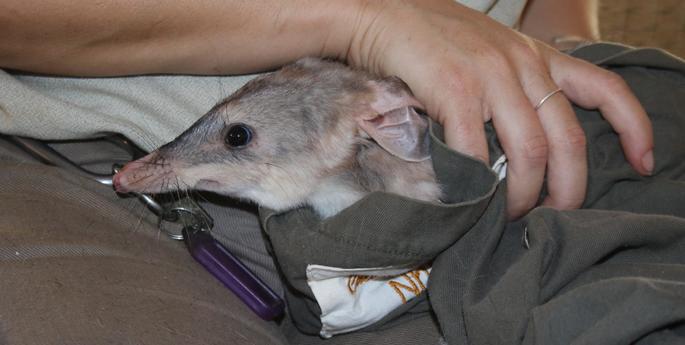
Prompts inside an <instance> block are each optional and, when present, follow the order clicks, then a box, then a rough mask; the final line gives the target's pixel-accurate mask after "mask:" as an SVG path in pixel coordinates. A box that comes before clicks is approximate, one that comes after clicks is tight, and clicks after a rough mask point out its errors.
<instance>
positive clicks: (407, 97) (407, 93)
mask: <svg viewBox="0 0 685 345" xmlns="http://www.w3.org/2000/svg"><path fill="white" fill-rule="evenodd" d="M369 87H370V88H371V91H372V92H373V99H372V101H371V104H370V111H369V113H367V114H364V115H363V116H362V117H363V118H365V119H366V120H369V119H372V118H375V117H376V116H378V115H380V114H385V113H388V112H390V111H393V110H395V109H400V108H405V107H414V108H417V109H422V110H423V105H421V102H419V101H418V100H417V99H416V98H414V95H412V93H411V90H409V87H408V86H407V84H405V83H404V82H403V81H402V79H400V78H397V77H389V78H384V79H382V80H372V81H370V82H369Z"/></svg>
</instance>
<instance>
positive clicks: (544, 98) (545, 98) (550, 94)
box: [535, 89, 562, 110]
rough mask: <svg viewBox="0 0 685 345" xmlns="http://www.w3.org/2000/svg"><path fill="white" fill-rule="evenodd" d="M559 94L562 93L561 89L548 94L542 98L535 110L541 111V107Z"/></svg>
mask: <svg viewBox="0 0 685 345" xmlns="http://www.w3.org/2000/svg"><path fill="white" fill-rule="evenodd" d="M559 92H562V91H561V89H556V90H554V91H552V92H550V93H548V94H547V95H546V96H545V97H542V99H541V100H540V102H538V104H537V105H536V106H535V110H538V109H540V107H541V106H542V105H543V104H544V103H545V102H547V100H548V99H549V98H550V97H552V96H554V95H555V94H556V93H559Z"/></svg>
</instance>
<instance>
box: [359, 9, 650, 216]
mask: <svg viewBox="0 0 685 345" xmlns="http://www.w3.org/2000/svg"><path fill="white" fill-rule="evenodd" d="M360 18H361V20H360V21H359V24H358V26H357V27H356V29H355V33H354V35H353V36H352V40H351V43H350V46H349V49H348V53H347V56H346V59H347V61H348V63H350V64H352V65H355V66H359V67H362V68H365V69H369V70H371V71H373V72H376V73H379V74H383V75H396V76H399V77H400V78H402V79H403V80H404V81H405V82H406V83H407V84H408V85H409V87H410V88H411V89H412V91H413V92H414V94H415V95H416V97H417V98H418V99H419V100H420V101H421V102H423V104H424V105H425V107H426V111H427V112H428V114H429V115H430V116H431V117H432V118H433V119H435V120H436V121H438V122H440V123H441V124H442V125H443V127H444V128H445V139H446V143H447V145H448V146H450V147H451V148H453V149H455V150H457V151H460V152H463V153H466V154H468V155H472V156H475V157H477V158H478V159H481V160H483V161H486V162H487V161H488V151H487V145H486V140H485V133H484V125H483V123H484V122H487V121H492V123H493V125H494V128H495V131H496V132H497V136H498V139H499V140H500V142H501V144H502V147H503V149H504V151H505V153H506V155H507V157H508V159H509V165H508V170H507V179H508V191H507V204H508V215H509V217H510V218H512V219H513V218H518V217H520V216H522V215H523V214H525V213H526V212H527V211H528V210H530V209H531V208H532V207H534V206H535V205H536V203H537V200H538V196H539V194H540V191H541V188H542V185H543V183H544V180H545V173H546V174H547V191H548V193H549V195H548V196H547V198H546V199H545V200H544V201H543V205H548V206H551V207H555V208H559V209H572V208H578V207H580V206H581V205H582V203H583V200H584V198H585V190H586V186H587V153H586V138H585V134H584V132H583V130H582V128H581V127H580V124H579V122H578V120H577V118H576V116H575V113H574V112H573V109H572V108H571V105H570V103H569V100H570V101H572V102H574V103H575V104H577V105H579V106H581V107H584V108H590V109H599V110H600V111H601V113H602V115H603V116H604V118H605V119H606V120H607V121H608V122H609V123H610V124H611V125H612V126H613V128H614V130H615V131H616V132H617V133H618V134H619V137H620V141H621V145H622V147H623V150H624V152H625V156H626V158H627V160H628V161H629V162H630V164H631V165H632V166H633V168H634V169H635V170H636V171H637V172H639V173H640V174H643V175H649V174H650V173H651V171H652V169H653V166H654V159H653V155H652V148H653V138H652V129H651V122H650V120H649V119H648V117H647V115H646V113H645V111H644V110H643V108H642V107H641V105H640V103H639V102H638V100H637V99H636V98H635V96H634V95H633V94H632V92H631V91H630V89H629V88H628V86H627V85H626V83H625V82H624V81H623V79H622V78H620V77H619V76H618V75H616V74H614V73H612V72H609V71H607V70H604V69H601V68H599V67H596V66H594V65H592V64H590V63H587V62H584V61H581V60H578V59H575V58H573V57H569V56H567V55H564V54H562V53H560V52H558V51H557V50H555V49H553V48H551V47H549V46H547V45H545V44H543V43H541V42H539V41H536V40H534V39H532V38H529V37H527V36H525V35H523V34H520V33H518V32H516V31H514V30H511V29H509V28H507V27H505V26H502V25H500V24H499V23H497V22H495V21H494V20H491V19H490V18H488V17H487V16H485V15H483V14H481V13H479V12H476V11H473V10H470V9H468V8H466V7H464V6H462V5H459V4H456V3H455V2H454V1H452V0H413V1H402V2H395V1H376V2H367V6H366V7H365V8H364V10H363V11H362V14H361V15H360ZM559 88H560V89H562V90H563V94H562V93H557V94H555V95H553V96H552V97H550V98H549V99H548V100H547V101H546V102H544V104H543V105H542V106H541V107H540V108H539V109H537V110H536V109H534V106H535V105H537V104H538V103H539V102H540V100H542V99H543V98H544V97H545V96H546V95H548V94H549V93H550V92H552V91H554V90H557V89H559ZM564 96H565V97H564Z"/></svg>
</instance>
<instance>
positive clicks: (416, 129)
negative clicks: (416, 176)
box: [357, 77, 430, 162]
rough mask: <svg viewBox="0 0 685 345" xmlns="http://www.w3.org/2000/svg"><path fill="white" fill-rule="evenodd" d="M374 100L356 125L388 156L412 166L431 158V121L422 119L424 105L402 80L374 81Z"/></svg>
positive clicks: (372, 84) (372, 87) (371, 85)
mask: <svg viewBox="0 0 685 345" xmlns="http://www.w3.org/2000/svg"><path fill="white" fill-rule="evenodd" d="M369 83H370V87H371V90H372V91H373V96H374V97H373V98H372V100H371V103H370V104H369V108H368V111H367V112H365V113H364V114H359V116H358V117H357V123H358V125H359V128H361V129H362V130H363V131H364V132H365V133H366V134H368V135H369V137H371V138H373V139H374V140H375V141H376V142H377V143H378V145H380V146H381V147H382V148H384V149H385V150H386V151H388V152H389V153H391V154H393V155H395V156H397V157H399V158H401V159H403V160H406V161H411V162H418V161H423V160H426V159H428V158H430V139H429V135H428V119H427V118H426V117H425V116H422V115H419V113H417V111H416V108H418V109H422V108H423V106H422V105H421V103H420V102H419V101H418V100H416V98H414V96H413V95H412V94H411V91H410V90H409V87H407V85H406V84H405V83H404V82H403V81H402V80H400V79H399V78H395V77H391V78H386V79H383V80H373V81H371V82H369Z"/></svg>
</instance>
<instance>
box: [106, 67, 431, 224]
mask: <svg viewBox="0 0 685 345" xmlns="http://www.w3.org/2000/svg"><path fill="white" fill-rule="evenodd" d="M421 109H422V106H421V104H420V103H419V102H418V101H417V100H416V99H415V98H414V97H413V96H412V94H411V91H410V90H409V88H408V87H407V86H406V84H404V82H402V81H401V80H399V79H398V78H395V77H389V78H380V77H378V76H375V75H372V74H369V73H366V72H363V71H358V70H354V69H351V68H349V67H347V66H345V65H343V64H341V63H337V62H333V61H325V60H320V59H316V58H305V59H302V60H299V61H297V62H295V63H293V64H291V65H288V66H285V67H283V68H282V69H280V70H278V71H276V72H272V73H270V74H267V75H265V76H261V77H258V78H256V79H254V80H252V81H250V82H248V83H247V84H246V85H245V86H243V87H242V88H241V89H239V90H238V91H236V92H235V93H234V94H232V95H231V96H229V97H228V98H226V99H225V100H223V101H221V102H219V103H218V104H217V105H216V106H214V107H213V108H212V109H211V110H210V111H209V112H208V113H207V114H205V115H204V116H202V117H201V118H200V119H199V120H198V121H197V122H196V123H195V124H193V125H192V126H191V127H190V128H189V129H188V130H186V131H185V132H183V133H182V134H181V135H180V136H178V137H177V138H176V139H175V140H173V141H172V142H170V143H168V144H166V145H164V146H162V147H160V148H159V149H157V150H155V151H153V152H152V153H150V154H149V155H147V156H145V157H143V158H141V159H139V160H136V161H133V162H131V163H128V164H127V165H126V166H125V167H124V168H123V169H122V170H121V171H120V172H119V173H118V174H116V175H115V177H114V187H115V189H116V190H117V191H119V192H132V191H135V192H144V193H160V192H165V191H169V190H173V189H177V188H188V189H197V190H209V191H213V192H216V193H219V194H224V195H228V196H231V197H236V198H240V199H246V200H249V201H252V202H255V203H257V204H259V205H262V206H265V207H268V208H271V209H274V210H277V211H281V210H287V209H292V208H296V207H300V206H310V207H312V208H313V209H314V210H315V211H316V212H317V213H318V214H319V215H320V216H321V217H324V218H325V217H329V216H332V215H334V214H336V213H338V212H339V211H341V210H342V209H344V208H346V207H348V206H349V205H351V204H353V203H354V202H356V201H358V200H359V199H361V198H363V197H364V196H365V195H367V194H369V193H371V192H375V191H385V192H390V193H396V194H400V195H403V196H406V197H410V198H415V199H419V200H424V201H438V200H439V199H440V196H441V190H440V187H439V185H438V184H437V183H436V179H435V174H434V172H433V167H432V162H431V158H430V152H429V151H430V139H429V134H428V120H427V118H426V117H425V116H423V115H421V114H419V112H420V111H421Z"/></svg>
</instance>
